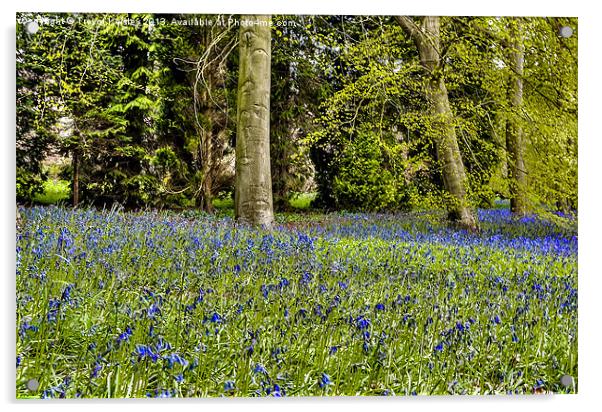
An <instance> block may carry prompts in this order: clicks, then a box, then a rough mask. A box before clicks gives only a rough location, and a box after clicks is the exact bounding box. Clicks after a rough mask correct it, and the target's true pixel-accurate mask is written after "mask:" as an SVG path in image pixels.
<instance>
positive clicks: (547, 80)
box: [16, 14, 578, 228]
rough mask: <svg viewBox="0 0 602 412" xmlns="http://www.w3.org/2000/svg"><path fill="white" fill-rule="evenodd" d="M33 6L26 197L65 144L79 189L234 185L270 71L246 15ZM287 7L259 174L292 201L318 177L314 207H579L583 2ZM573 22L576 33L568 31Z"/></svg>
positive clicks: (96, 198)
mask: <svg viewBox="0 0 602 412" xmlns="http://www.w3.org/2000/svg"><path fill="white" fill-rule="evenodd" d="M67 16H70V17H72V18H73V19H74V20H73V21H72V22H71V23H69V24H67V23H66V22H65V23H61V24H53V25H50V24H44V22H43V19H44V18H57V17H62V18H63V19H65V18H66V17H67ZM19 18H20V20H21V21H23V24H19V25H18V29H17V50H16V52H17V54H16V59H17V145H16V150H17V197H18V200H19V201H21V202H30V201H32V200H33V199H34V198H35V197H36V196H37V194H38V193H40V192H41V191H42V190H43V183H44V181H45V180H46V179H47V178H48V176H47V175H48V169H47V166H44V165H45V164H46V165H47V164H48V162H49V160H48V159H49V157H48V156H49V155H54V156H57V155H59V156H60V155H62V156H64V157H65V158H66V159H68V162H67V164H68V166H66V167H63V170H62V171H61V172H60V174H61V176H62V177H63V178H66V179H67V180H69V182H70V183H71V184H72V186H73V188H74V189H77V190H74V191H73V193H72V194H71V195H72V199H73V201H74V203H77V202H78V201H82V202H84V203H86V204H96V205H99V206H102V205H110V204H112V203H114V202H117V203H120V204H123V205H125V206H126V207H130V208H139V207H145V206H153V207H154V206H158V207H178V208H181V207H196V208H199V209H202V210H205V211H208V212H211V211H212V210H213V208H214V200H215V198H216V197H226V198H228V197H230V196H231V194H232V193H234V186H235V179H234V174H235V147H237V146H238V145H239V144H240V143H241V141H240V140H241V139H239V137H240V136H242V134H241V133H242V130H241V129H240V128H241V122H240V119H238V118H237V112H239V113H240V112H241V107H240V103H241V102H237V95H238V94H239V87H241V84H240V82H239V78H240V76H241V75H244V76H243V77H244V78H246V79H247V80H248V78H249V76H252V75H259V74H258V73H257V70H250V71H248V72H244V70H246V69H245V68H246V67H250V66H245V65H246V64H247V63H244V62H245V61H246V60H245V58H246V57H249V56H246V57H244V56H243V54H241V52H242V51H245V50H247V49H246V48H245V47H247V46H248V44H247V45H245V44H241V43H240V33H239V29H240V27H239V26H237V25H234V24H232V22H234V21H236V19H239V16H211V15H137V14H119V15H102V14H80V15H75V16H73V15H64V14H63V15H55V14H36V15H33V14H21V15H19ZM36 18H38V19H42V20H40V24H39V28H38V30H37V31H35V32H34V33H29V32H28V31H27V30H26V25H25V23H26V22H27V21H31V20H34V19H36ZM201 21H204V22H205V23H204V24H199V22H201ZM124 22H127V23H124ZM207 22H213V23H212V24H208V23H207ZM272 22H273V24H272V26H271V30H268V31H267V32H266V33H263V34H262V35H261V36H265V35H267V34H271V41H270V44H269V48H270V49H271V51H272V53H271V62H272V64H271V69H270V71H269V73H268V74H269V79H268V83H267V84H269V95H270V104H269V117H268V121H269V125H267V126H268V127H269V129H270V134H269V139H270V140H269V145H270V147H269V149H270V150H269V153H270V157H269V159H268V160H269V161H265V160H264V161H263V164H264V166H265V164H269V165H270V169H271V170H270V174H271V179H269V182H268V181H267V180H265V181H263V183H262V184H261V185H263V187H264V189H265V190H264V189H262V190H263V191H264V192H266V193H267V192H270V193H271V192H273V199H274V207H275V208H276V209H277V210H284V209H287V208H289V207H290V206H289V205H290V200H291V198H292V197H294V195H296V194H298V193H302V192H307V191H317V198H316V201H315V202H314V204H313V205H314V207H320V208H324V209H330V210H364V211H371V210H375V211H392V210H410V209H423V208H439V209H445V210H447V211H448V212H449V213H450V217H451V218H452V219H453V220H457V221H459V222H460V223H461V224H462V225H463V226H464V227H467V228H474V227H475V225H476V222H475V220H474V214H473V210H474V209H475V208H476V207H482V206H486V207H491V206H492V205H493V202H494V200H495V199H496V198H502V199H511V206H512V210H513V212H515V213H516V214H517V215H521V216H522V215H524V214H525V213H529V212H537V213H550V212H551V211H555V210H561V211H563V212H569V211H570V210H574V209H576V207H577V163H576V162H577V72H576V70H577V28H578V26H577V21H576V19H560V18H554V19H552V18H490V17H474V18H471V17H462V18H461V17H441V18H435V17H428V18H408V17H389V16H273V18H272ZM564 26H569V27H572V28H573V35H572V36H570V37H562V36H561V35H560V34H559V31H560V28H561V27H564ZM245 36H251V37H253V38H259V37H256V36H257V35H256V34H254V33H253V32H249V33H248V35H247V34H245ZM261 36H260V37H261ZM261 38H263V37H261ZM266 41H267V40H266ZM264 46H266V47H267V45H264ZM262 49H265V47H263V46H262ZM260 53H261V52H260ZM257 63H259V62H258V61H254V62H253V64H257ZM262 64H263V63H262ZM262 70H263V69H262ZM264 74H265V73H264ZM264 80H265V79H264ZM258 84H260V85H261V84H263V85H264V86H265V85H266V84H265V82H264V81H263V80H262V82H259V83H258ZM250 92H251V91H250V90H248V93H247V95H249V96H250V94H249V93H250ZM264 92H265V91H264ZM264 92H262V93H264ZM242 103H246V100H245V99H243V101H242ZM251 108H252V109H253V110H255V109H257V108H254V107H253V106H251ZM257 110H259V109H257ZM262 110H263V109H262ZM242 112H243V113H251V112H248V111H247V109H242ZM250 118H252V119H255V117H253V116H251V117H250ZM259 119H260V117H257V119H255V120H259ZM242 127H246V126H244V121H243V125H242ZM257 127H258V129H263V130H264V132H265V127H266V125H264V124H263V123H262V124H261V125H259V124H258V125H257ZM264 135H265V133H264ZM242 140H243V142H242V145H243V146H242V147H245V145H244V139H242ZM264 140H265V139H262V140H261V141H262V142H263V141H264ZM253 149H254V150H257V151H260V150H261V151H264V148H263V147H262V148H261V149H260V146H257V145H254V146H253ZM242 151H243V150H242V149H240V150H239V153H238V154H239V156H241V152H242ZM242 157H243V158H248V156H242ZM51 159H52V158H51ZM239 160H241V158H240V157H239ZM258 170H259V169H258ZM53 173H55V172H53ZM258 176H259V177H261V176H267V175H266V174H265V173H264V172H262V173H260V174H257V175H256V177H258ZM268 183H270V185H271V186H272V189H271V190H268V189H267V187H268V186H267V185H268ZM250 184H251V183H248V184H243V183H239V195H241V193H240V190H242V188H243V186H245V187H247V188H249V187H250ZM261 185H260V186H261ZM245 190H246V189H245ZM235 197H236V196H235ZM264 197H265V200H266V202H267V197H268V196H267V194H266V196H262V198H264ZM243 203H244V202H243ZM243 209H245V208H242V207H241V206H240V204H239V208H238V212H237V213H238V215H241V216H242V215H243V214H244V212H243ZM267 220H269V219H267Z"/></svg>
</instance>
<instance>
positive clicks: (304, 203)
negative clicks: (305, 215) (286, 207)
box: [289, 193, 316, 209]
mask: <svg viewBox="0 0 602 412" xmlns="http://www.w3.org/2000/svg"><path fill="white" fill-rule="evenodd" d="M315 198H316V193H299V194H298V195H295V196H293V197H292V198H291V200H290V202H289V203H290V205H291V206H292V207H293V208H295V209H309V207H310V205H311V202H312V201H313V200H314V199H315Z"/></svg>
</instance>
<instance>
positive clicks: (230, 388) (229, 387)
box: [224, 381, 235, 392]
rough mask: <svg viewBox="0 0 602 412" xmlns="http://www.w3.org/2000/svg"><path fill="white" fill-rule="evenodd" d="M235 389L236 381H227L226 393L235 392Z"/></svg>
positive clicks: (225, 384) (225, 385)
mask: <svg viewBox="0 0 602 412" xmlns="http://www.w3.org/2000/svg"><path fill="white" fill-rule="evenodd" d="M234 388H235V386H234V381H226V383H224V392H230V391H233V390H234Z"/></svg>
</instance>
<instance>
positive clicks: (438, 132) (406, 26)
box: [396, 16, 477, 231]
mask: <svg viewBox="0 0 602 412" xmlns="http://www.w3.org/2000/svg"><path fill="white" fill-rule="evenodd" d="M396 19H397V22H398V23H399V25H400V26H401V27H402V29H403V30H404V31H405V32H406V34H408V35H409V36H410V37H411V38H412V40H413V41H414V44H416V47H417V48H418V53H419V55H420V63H421V65H422V67H423V68H424V69H425V70H426V72H427V76H428V79H427V81H426V85H425V88H426V92H425V93H426V98H427V101H428V103H429V106H430V111H431V115H432V116H433V123H432V125H433V137H434V142H435V146H436V148H437V157H438V158H439V161H440V162H442V163H443V182H444V185H445V189H446V190H447V191H448V192H449V193H450V194H451V195H452V198H453V200H452V202H453V203H452V204H451V205H450V207H449V210H450V213H449V216H450V219H452V220H455V221H457V222H458V223H459V224H460V225H461V226H462V227H464V228H466V229H469V230H471V231H475V230H477V221H476V218H475V215H474V212H473V210H472V209H471V207H470V206H469V204H468V200H467V198H466V172H465V170H464V163H463V161H462V155H461V153H460V148H459V146H458V139H457V137H456V129H455V126H454V122H453V119H454V116H453V113H452V110H451V106H450V104H449V98H448V94H447V87H446V86H445V80H444V78H443V73H442V63H441V58H440V57H441V45H440V43H441V38H440V30H439V29H440V22H439V17H435V16H426V17H423V18H422V25H421V27H419V26H418V25H416V23H414V21H413V20H412V19H411V18H409V17H405V16H398V17H396Z"/></svg>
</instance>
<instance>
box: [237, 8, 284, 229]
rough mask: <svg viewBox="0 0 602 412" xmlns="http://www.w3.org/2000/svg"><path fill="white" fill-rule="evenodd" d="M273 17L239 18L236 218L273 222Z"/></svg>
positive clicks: (262, 223) (263, 223)
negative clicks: (271, 103)
mask: <svg viewBox="0 0 602 412" xmlns="http://www.w3.org/2000/svg"><path fill="white" fill-rule="evenodd" d="M270 19H271V17H270V16H252V15H251V16H241V27H240V44H239V51H240V53H239V54H240V63H239V64H240V66H239V69H238V71H239V76H238V104H237V111H238V113H237V133H236V189H235V193H234V207H235V216H236V219H237V220H238V221H240V222H243V223H248V224H251V225H254V226H264V227H271V226H272V225H273V223H274V212H273V202H272V177H271V172H270V72H271V45H270V42H271V28H270Z"/></svg>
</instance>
